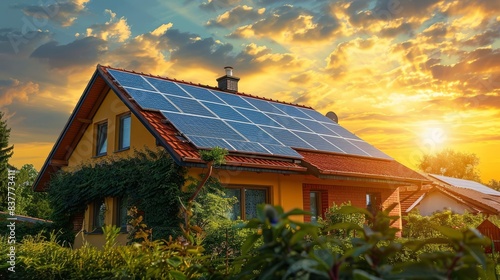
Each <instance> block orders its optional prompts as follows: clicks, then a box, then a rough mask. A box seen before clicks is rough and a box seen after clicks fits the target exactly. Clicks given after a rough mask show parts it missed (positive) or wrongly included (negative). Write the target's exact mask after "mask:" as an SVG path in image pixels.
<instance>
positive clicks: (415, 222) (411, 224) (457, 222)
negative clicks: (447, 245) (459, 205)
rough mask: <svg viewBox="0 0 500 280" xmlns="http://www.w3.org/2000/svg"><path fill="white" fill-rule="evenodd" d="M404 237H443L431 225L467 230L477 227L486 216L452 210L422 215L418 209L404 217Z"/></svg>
mask: <svg viewBox="0 0 500 280" xmlns="http://www.w3.org/2000/svg"><path fill="white" fill-rule="evenodd" d="M403 219H404V221H405V222H404V224H405V225H404V227H403V234H402V235H403V237H406V238H411V239H423V238H433V237H443V235H442V234H441V233H440V232H439V231H438V230H436V229H434V228H433V227H431V226H430V225H440V226H445V227H449V228H453V229H457V230H465V229H467V228H469V227H472V228H476V227H477V226H479V224H481V223H482V222H483V221H484V219H485V217H484V216H483V215H481V214H471V213H464V214H456V213H453V212H452V211H451V210H445V211H440V212H436V213H434V214H433V215H432V216H428V217H427V216H421V215H420V214H419V213H418V211H412V212H410V213H409V214H408V216H406V217H403Z"/></svg>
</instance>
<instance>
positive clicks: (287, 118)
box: [108, 69, 391, 159]
mask: <svg viewBox="0 0 500 280" xmlns="http://www.w3.org/2000/svg"><path fill="white" fill-rule="evenodd" d="M108 72H109V73H110V74H111V75H112V76H113V78H114V79H115V80H116V81H117V82H118V83H119V84H120V85H121V86H123V88H124V89H125V90H126V91H127V93H128V94H130V96H131V97H132V98H134V100H135V101H136V102H137V103H138V104H139V106H141V108H142V109H144V110H155V111H160V112H161V113H162V114H163V115H164V116H165V117H166V118H167V119H168V120H169V121H170V122H171V123H172V124H173V125H174V126H175V128H176V129H178V130H179V131H180V132H181V133H182V134H183V135H184V136H185V137H186V138H187V139H188V140H189V141H190V142H192V143H193V144H194V145H195V146H196V147H197V148H199V149H209V148H213V147H215V146H219V147H222V148H227V149H228V150H229V151H238V152H245V153H256V154H263V155H279V156H285V157H291V158H302V156H301V155H300V154H299V153H297V152H296V151H295V150H294V149H293V148H301V149H309V150H318V151H325V152H335V153H344V154H350V155H359V156H366V157H376V158H384V159H391V158H390V157H389V156H387V155H386V154H384V153H382V152H381V151H379V150H377V149H376V148H374V147H373V146H371V145H370V144H368V143H366V142H364V141H363V140H361V139H360V138H358V137H357V136H355V135H354V134H352V133H351V132H349V131H348V130H346V129H344V128H343V127H341V126H340V125H338V124H337V123H334V122H333V121H332V120H330V119H329V118H327V117H325V116H323V115H322V114H320V113H318V112H316V111H314V110H312V109H308V108H302V107H297V106H293V105H287V104H282V103H278V102H271V101H266V100H262V99H257V98H252V97H249V96H241V95H237V94H231V93H225V92H222V91H217V90H212V89H207V88H203V87H197V86H191V85H187V84H184V83H177V82H174V81H168V80H164V79H157V78H153V77H149V76H143V75H140V74H134V73H129V72H123V71H118V70H111V69H110V70H108Z"/></svg>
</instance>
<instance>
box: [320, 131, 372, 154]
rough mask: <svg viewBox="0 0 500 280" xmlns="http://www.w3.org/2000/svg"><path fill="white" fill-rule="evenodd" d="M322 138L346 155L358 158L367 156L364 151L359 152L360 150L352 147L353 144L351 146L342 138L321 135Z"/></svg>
mask: <svg viewBox="0 0 500 280" xmlns="http://www.w3.org/2000/svg"><path fill="white" fill-rule="evenodd" d="M322 137H323V138H325V139H326V140H328V141H329V142H330V143H332V144H333V145H335V146H337V147H338V148H339V149H341V150H342V151H343V152H344V153H346V154H351V155H359V156H369V154H368V153H366V152H365V151H363V150H361V149H360V148H358V147H356V146H354V145H353V144H351V143H350V142H349V141H347V140H346V139H344V138H341V137H333V136H325V135H323V136H322Z"/></svg>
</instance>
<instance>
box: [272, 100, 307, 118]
mask: <svg viewBox="0 0 500 280" xmlns="http://www.w3.org/2000/svg"><path fill="white" fill-rule="evenodd" d="M273 106H275V107H277V108H278V109H280V110H281V111H283V112H285V113H287V114H288V115H290V116H293V117H299V118H304V119H311V117H310V116H309V115H306V114H305V113H304V112H302V111H301V110H299V109H297V107H294V106H291V105H286V104H281V103H273Z"/></svg>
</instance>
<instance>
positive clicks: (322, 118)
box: [297, 108, 332, 122]
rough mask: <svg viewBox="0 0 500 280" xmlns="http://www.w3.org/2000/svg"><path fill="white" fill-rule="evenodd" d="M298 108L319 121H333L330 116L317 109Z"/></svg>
mask: <svg viewBox="0 0 500 280" xmlns="http://www.w3.org/2000/svg"><path fill="white" fill-rule="evenodd" d="M297 110H300V111H301V112H302V113H304V114H306V115H308V116H310V117H311V118H312V119H314V120H317V121H322V122H331V121H332V120H330V119H329V118H327V117H326V116H324V115H322V114H320V113H319V112H317V111H314V110H311V109H307V108H297Z"/></svg>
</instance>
